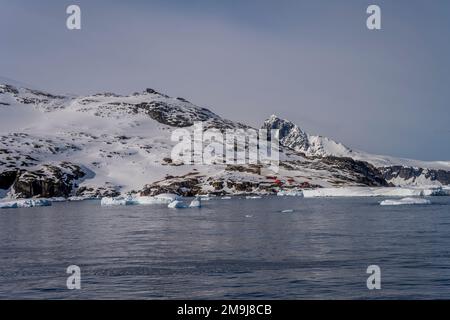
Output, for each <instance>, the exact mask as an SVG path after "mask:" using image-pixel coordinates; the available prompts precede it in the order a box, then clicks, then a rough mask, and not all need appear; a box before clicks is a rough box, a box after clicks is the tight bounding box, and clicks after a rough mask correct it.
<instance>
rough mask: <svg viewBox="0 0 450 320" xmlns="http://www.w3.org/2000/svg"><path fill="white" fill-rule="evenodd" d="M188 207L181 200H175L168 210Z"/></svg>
mask: <svg viewBox="0 0 450 320" xmlns="http://www.w3.org/2000/svg"><path fill="white" fill-rule="evenodd" d="M187 207H188V206H187V205H186V204H185V203H184V202H183V201H181V200H174V201H172V202H171V203H169V205H168V206H167V208H170V209H184V208H187Z"/></svg>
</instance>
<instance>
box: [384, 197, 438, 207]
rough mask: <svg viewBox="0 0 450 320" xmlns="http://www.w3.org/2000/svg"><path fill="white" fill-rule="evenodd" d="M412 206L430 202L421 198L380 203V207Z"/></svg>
mask: <svg viewBox="0 0 450 320" xmlns="http://www.w3.org/2000/svg"><path fill="white" fill-rule="evenodd" d="M412 204H431V201H430V200H427V199H421V198H403V199H400V200H384V201H381V202H380V205H382V206H400V205H412Z"/></svg>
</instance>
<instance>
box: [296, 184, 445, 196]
mask: <svg viewBox="0 0 450 320" xmlns="http://www.w3.org/2000/svg"><path fill="white" fill-rule="evenodd" d="M445 195H450V193H449V191H448V190H446V189H443V188H442V187H425V188H420V187H414V188H412V187H411V188H400V187H376V188H374V187H343V188H322V189H314V190H303V196H304V197H305V198H316V197H383V196H384V197H422V196H445Z"/></svg>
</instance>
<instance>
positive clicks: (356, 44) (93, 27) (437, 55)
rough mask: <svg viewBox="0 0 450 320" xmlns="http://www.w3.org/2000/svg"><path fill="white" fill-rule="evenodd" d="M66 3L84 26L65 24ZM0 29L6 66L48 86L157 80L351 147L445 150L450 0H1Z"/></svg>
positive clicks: (237, 112)
mask: <svg viewBox="0 0 450 320" xmlns="http://www.w3.org/2000/svg"><path fill="white" fill-rule="evenodd" d="M70 4H78V5H80V7H81V10H82V30H79V31H69V30H67V28H66V18H67V15H66V13H65V10H66V7H67V6H68V5H70ZM369 4H378V5H379V6H380V7H381V10H382V30H380V31H370V30H368V29H367V28H366V18H367V14H366V8H367V7H368V5H369ZM0 30H1V31H2V36H1V40H0V76H2V77H8V78H11V79H15V80H17V81H21V82H24V83H30V84H32V85H34V86H35V87H39V88H41V89H45V90H48V91H52V92H56V93H76V94H87V93H95V92H100V91H114V92H118V93H132V92H135V91H141V90H143V89H144V88H147V87H150V88H155V89H157V90H160V91H162V92H165V93H167V94H169V95H172V96H180V97H185V98H187V99H189V100H191V101H192V102H194V103H195V104H198V105H201V106H204V107H208V108H210V109H212V110H213V111H214V112H216V113H218V114H220V115H222V116H224V117H226V118H230V119H232V120H239V121H243V122H247V123H249V124H251V125H254V126H260V124H261V123H262V122H263V121H264V120H265V119H266V118H267V117H268V116H270V115H271V114H277V115H279V116H281V117H284V118H288V119H290V120H292V121H294V122H295V123H297V124H298V125H299V126H300V127H301V128H303V129H304V130H306V131H307V132H309V133H312V134H320V135H325V136H329V137H331V138H333V139H335V140H338V141H340V142H343V143H344V144H346V145H348V146H350V147H353V148H356V149H361V150H364V151H368V152H372V153H379V154H389V155H394V156H400V157H409V158H418V159H424V160H450V143H449V142H450V125H449V123H450V112H449V107H450V105H449V101H450V58H449V57H450V1H448V0H442V1H439V0H433V1H427V0H423V1H413V0H396V1H375V0H373V1H362V0H348V1H336V0H329V1H325V0H322V1H321V0H308V1H299V0H292V1H283V0H272V1H265V0H254V1H253V0H239V1H238V0H216V1H214V0H179V1H170V0H164V1H162V0H161V1H143V0H142V1H137V0H135V1H132V0H128V1H114V0H110V1H106V0H104V1H103V0H95V1H65V0H54V1H50V0H40V1H35V0H29V1H25V0H0Z"/></svg>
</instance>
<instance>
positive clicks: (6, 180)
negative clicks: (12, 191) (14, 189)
mask: <svg viewBox="0 0 450 320" xmlns="http://www.w3.org/2000/svg"><path fill="white" fill-rule="evenodd" d="M16 177H17V171H16V170H12V171H4V172H2V173H0V189H3V190H8V189H9V188H11V186H12V185H13V183H14V181H15V180H16Z"/></svg>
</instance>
